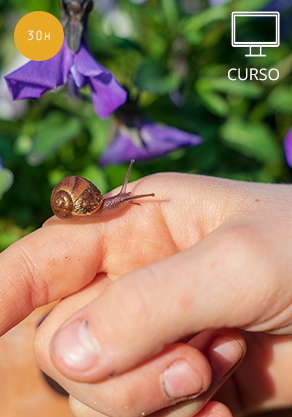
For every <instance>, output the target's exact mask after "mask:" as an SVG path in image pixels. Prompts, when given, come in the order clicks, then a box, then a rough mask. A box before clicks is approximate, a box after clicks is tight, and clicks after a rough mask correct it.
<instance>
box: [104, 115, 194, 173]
mask: <svg viewBox="0 0 292 417" xmlns="http://www.w3.org/2000/svg"><path fill="white" fill-rule="evenodd" d="M200 143H202V138H201V137H200V136H197V135H194V134H192V133H187V132H184V131H182V130H179V129H176V128H175V127H171V126H163V125H159V124H155V123H147V122H144V123H142V124H141V125H140V127H129V126H126V125H125V124H122V125H120V126H119V128H118V129H117V132H116V134H115V137H114V139H113V141H112V142H111V143H110V145H109V146H108V148H107V149H106V151H105V152H104V154H103V155H102V157H101V159H100V165H102V166H104V165H107V164H110V163H113V164H117V163H123V162H128V161H129V160H130V159H135V160H136V161H144V160H147V159H152V158H157V157H159V156H162V155H164V154H166V153H168V152H171V151H173V150H175V149H178V148H182V147H184V146H194V145H199V144H200Z"/></svg>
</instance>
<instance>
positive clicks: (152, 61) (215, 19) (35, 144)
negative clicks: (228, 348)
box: [0, 0, 292, 417]
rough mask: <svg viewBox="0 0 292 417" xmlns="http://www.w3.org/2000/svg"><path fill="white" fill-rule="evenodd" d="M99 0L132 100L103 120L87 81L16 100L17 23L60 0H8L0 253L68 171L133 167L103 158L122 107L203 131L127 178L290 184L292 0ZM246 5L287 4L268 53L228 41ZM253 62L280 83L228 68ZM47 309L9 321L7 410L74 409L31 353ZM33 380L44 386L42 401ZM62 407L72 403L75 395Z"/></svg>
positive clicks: (2, 33)
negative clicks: (11, 79)
mask: <svg viewBox="0 0 292 417" xmlns="http://www.w3.org/2000/svg"><path fill="white" fill-rule="evenodd" d="M94 3H95V7H94V10H93V11H92V13H91V14H90V16H89V22H88V35H87V39H88V47H89V49H90V51H91V53H92V55H93V56H94V58H95V59H96V60H98V61H99V62H100V63H102V64H103V65H104V66H106V67H107V68H108V69H109V70H110V71H112V72H113V74H114V75H115V76H116V78H117V79H118V81H119V82H120V83H121V85H123V86H124V87H125V88H126V89H127V90H128V92H129V98H130V100H131V101H132V105H131V106H127V105H126V106H124V107H123V108H122V109H121V110H120V111H118V112H117V114H116V115H113V116H112V117H111V118H109V119H107V120H101V119H99V118H98V116H97V115H96V113H95V112H94V109H93V105H92V102H91V98H90V90H89V88H88V87H85V88H83V89H82V90H81V91H80V96H79V97H75V96H72V95H71V94H70V92H69V91H68V88H67V86H63V87H60V88H58V89H57V90H56V91H51V92H47V93H45V94H44V95H43V96H42V97H41V98H40V99H38V100H36V99H32V100H22V101H17V102H13V101H12V99H11V97H10V95H9V93H8V90H7V87H6V83H5V81H4V78H3V77H4V75H6V74H8V73H10V72H11V71H14V70H15V69H17V68H19V67H20V66H21V65H24V64H25V63H26V62H27V61H28V60H27V59H25V58H24V57H23V56H21V55H20V54H19V52H18V51H17V49H16V47H15V44H14V38H13V33H14V29H15V26H16V24H17V22H18V21H19V19H20V18H21V17H22V16H24V15H25V14H26V13H29V12H32V11H36V10H42V11H46V12H49V13H52V14H54V15H55V16H56V17H59V15H60V8H59V1H58V0H54V1H52V0H42V2H39V0H26V1H25V2H24V1H23V0H9V1H7V0H6V1H5V0H0V251H1V250H3V249H5V248H6V247H7V246H8V245H10V244H11V243H13V242H14V241H16V240H18V239H19V238H20V237H22V236H24V235H26V234H27V233H29V232H31V231H33V230H34V229H36V228H38V227H40V226H41V224H42V223H43V222H44V221H45V220H46V219H47V218H48V217H49V216H51V215H52V212H51V209H50V193H51V190H52V188H53V187H54V186H55V185H56V184H57V182H58V181H60V180H61V179H62V178H63V177H65V176H68V175H80V176H83V177H86V178H88V179H89V180H91V181H93V182H94V183H95V184H96V185H97V186H98V187H99V188H100V190H101V191H102V193H105V192H107V191H109V190H110V189H112V188H114V187H117V186H120V185H121V183H122V181H123V178H124V176H125V173H126V170H127V166H128V164H116V165H113V164H108V165H106V166H103V167H101V165H100V158H101V155H102V154H103V153H104V152H105V150H106V149H107V147H108V145H109V142H110V140H111V138H112V137H113V133H112V132H113V129H114V126H115V124H116V120H117V118H121V114H122V115H123V118H124V120H126V119H128V120H130V121H131V120H132V121H133V120H134V119H135V115H138V113H139V114H140V117H143V118H144V119H145V120H151V121H153V122H155V123H160V124H165V125H169V126H174V127H176V128H179V129H181V130H183V131H186V132H189V133H193V134H196V135H199V136H201V137H202V139H203V142H202V144H201V145H199V146H193V147H188V148H180V149H175V150H173V151H172V152H170V153H168V154H166V155H161V156H160V157H156V158H151V157H149V158H148V160H146V161H143V162H140V163H137V164H135V166H134V167H133V171H132V174H131V180H136V179H138V178H140V177H141V176H145V175H148V174H151V173H155V172H159V171H178V172H188V173H193V174H204V175H213V176H221V177H225V178H233V179H238V180H247V181H260V182H284V183H290V182H291V180H292V172H291V170H290V168H289V167H288V166H287V163H286V160H285V157H284V152H283V140H284V138H285V136H286V134H287V132H288V130H289V129H290V128H291V126H292V84H291V81H292V31H291V22H292V2H291V0H273V1H271V0H234V1H224V0H95V2H94ZM247 10H248V11H260V10H273V11H279V12H280V13H281V44H280V46H279V47H278V48H264V49H263V53H265V54H266V57H264V58H258V57H250V58H246V57H245V54H247V53H248V48H233V47H232V46H231V12H232V11H247ZM255 29H256V28H255V27H254V24H253V23H252V22H251V23H250V26H249V24H248V23H247V26H246V25H245V30H246V31H248V33H249V34H250V33H251V34H252V33H253V32H254V31H255ZM266 35H267V36H268V35H269V29H268V28H267V30H266V31H264V33H262V36H263V39H264V38H265V36H266ZM250 67H252V68H267V69H270V68H277V69H278V70H279V73H280V77H279V79H278V80H277V81H270V80H266V81H256V80H252V81H250V80H246V81H244V82H243V81H240V80H237V81H230V80H229V79H228V77H227V74H228V70H229V69H230V68H240V69H241V70H242V74H245V69H246V68H250ZM127 114H128V116H127ZM141 115H142V116H141ZM131 128H132V132H133V131H135V129H136V134H133V141H135V140H136V141H137V138H138V140H139V135H138V133H137V131H138V130H137V126H135V124H134V123H133V126H132V127H131ZM150 156H151V155H150ZM42 314H43V311H42V312H41V313H40V312H36V313H34V314H33V315H32V316H31V317H30V318H29V319H27V320H31V322H25V323H24V324H23V325H21V326H20V327H19V326H18V327H17V328H16V329H13V331H12V333H11V332H9V333H8V334H7V335H6V336H4V338H3V339H2V341H1V345H0V349H1V348H2V350H3V355H7V354H8V355H9V354H10V355H11V360H9V358H8V359H7V364H9V366H8V368H7V369H6V368H5V363H3V364H2V368H0V371H1V372H0V373H1V379H2V381H4V382H3V383H2V385H1V392H2V394H3V393H4V394H3V395H4V397H3V398H2V399H1V404H2V412H1V415H3V416H4V417H10V416H15V415H20V414H21V415H22V417H25V416H26V415H29V416H30V417H32V416H33V415H35V416H37V415H39V410H40V409H41V410H42V413H44V412H48V413H49V414H48V415H53V414H54V415H62V417H64V416H65V415H67V414H66V413H69V411H68V408H66V409H65V408H63V409H62V410H63V411H60V410H61V409H60V408H59V407H60V405H59V404H57V402H56V403H54V401H59V399H58V400H55V399H53V397H51V396H50V395H52V396H53V395H58V394H53V390H51V392H50V391H49V389H50V388H48V387H47V386H46V382H45V381H44V379H43V378H42V376H41V374H40V372H39V370H38V369H37V368H36V365H35V362H34V359H33V358H32V353H31V352H32V351H31V345H32V339H33V334H34V331H35V327H36V325H37V323H38V321H39V320H40V317H41V315H42ZM26 323H28V324H26ZM25 326H27V329H28V330H26V327H25ZM27 332H29V333H27ZM15 337H16V339H17V340H18V343H17V344H16V343H15V339H14V338H15ZM21 340H25V341H26V343H27V344H28V346H27V349H24V348H23V346H24V345H23V344H22V343H19V341H21ZM20 347H21V349H20ZM13 349H14V350H13ZM15 349H18V350H17V351H15ZM25 352H28V353H25ZM22 355H23V356H22ZM26 355H30V356H29V358H28V356H26ZM16 357H17V358H18V359H19V360H22V365H21V364H19V361H18V362H16V361H15V358H16ZM2 362H3V361H2ZM12 364H13V366H14V368H15V369H14V368H13V369H12V368H11V366H12ZM30 364H32V365H30ZM3 366H4V368H3ZM22 366H23V367H22ZM31 369H34V372H35V375H36V376H35V377H34V376H32V379H31V381H32V380H33V378H39V379H40V381H39V382H37V383H35V385H34V384H33V383H32V382H31V383H30V385H29V386H28V388H27V385H26V384H23V383H22V382H23V379H22V378H20V377H19V375H22V374H23V375H24V378H27V375H28V374H29V373H30V372H31ZM3 375H4V377H5V376H6V378H4V379H3ZM9 384H10V385H9ZM17 384H18V385H17ZM36 385H37V386H38V387H42V386H43V388H40V389H41V390H42V389H43V391H42V392H41V394H40V396H39V397H38V398H42V400H40V403H38V404H39V407H38V406H37V405H36V394H35V393H36V391H35V389H36V388H35V386H36ZM10 386H14V388H15V387H18V388H17V390H18V389H19V390H20V389H22V393H23V403H22V402H21V401H20V397H18V402H15V401H14V396H15V389H16V388H15V389H11V390H10ZM18 392H20V391H18ZM5 393H6V394H5ZM29 393H30V394H31V395H32V396H31V397H29ZM43 395H45V396H46V397H45V398H46V399H45V400H44V397H43ZM28 398H31V402H30V405H28ZM5 401H6V402H5ZM42 401H43V402H42ZM44 401H47V402H44ZM60 401H61V400H60ZM49 404H50V405H49ZM62 404H63V405H62V407H67V402H66V403H62ZM64 404H66V405H64ZM12 405H13V406H12ZM50 406H51V407H52V408H49V407H50ZM3 407H4V408H3ZM5 407H6V408H5ZM15 407H16V408H15ZM17 407H20V408H19V410H21V411H19V412H18V409H17ZM25 407H26V408H25ZM54 407H55V408H54ZM15 410H17V412H15ZM25 410H27V414H25ZM45 410H47V411H45ZM56 410H59V412H60V413H61V414H58V413H56ZM43 415H44V416H45V414H43ZM272 415H273V416H282V415H283V416H284V415H285V416H288V415H289V416H291V410H290V411H287V412H286V413H285V414H282V413H280V412H279V411H278V412H276V414H267V416H269V417H271V416H272Z"/></svg>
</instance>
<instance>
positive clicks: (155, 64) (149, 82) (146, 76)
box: [134, 59, 180, 94]
mask: <svg viewBox="0 0 292 417" xmlns="http://www.w3.org/2000/svg"><path fill="white" fill-rule="evenodd" d="M134 83H135V85H136V86H137V87H138V88H139V89H140V90H145V91H150V92H152V93H156V94H167V93H169V92H171V91H174V90H176V89H177V88H178V87H179V84H180V80H179V78H178V77H177V76H176V75H175V74H166V73H165V70H164V68H163V65H162V63H161V62H160V61H156V60H152V59H151V60H147V61H144V62H143V63H142V64H141V65H140V67H139V68H138V70H137V73H136V77H135V80H134Z"/></svg>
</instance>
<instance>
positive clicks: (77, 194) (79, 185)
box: [51, 159, 154, 219]
mask: <svg viewBox="0 0 292 417" xmlns="http://www.w3.org/2000/svg"><path fill="white" fill-rule="evenodd" d="M134 162H135V160H134V159H132V160H131V161H130V165H129V168H128V171H127V174H126V176H125V179H124V182H123V185H122V188H121V191H120V192H119V193H118V194H116V195H114V196H112V197H107V198H104V197H103V195H102V194H101V192H100V191H99V189H98V188H97V187H96V186H95V185H94V184H93V183H92V182H90V181H88V180H87V179H85V178H82V177H67V178H64V179H63V180H62V181H60V182H59V183H58V184H57V185H56V187H55V188H54V189H53V191H52V195H51V207H52V210H53V212H54V214H55V215H56V216H57V217H59V218H60V219H69V218H71V217H73V216H88V215H90V214H93V213H95V212H96V211H97V210H100V211H101V210H102V211H104V210H109V209H113V208H115V207H117V206H119V205H120V204H122V203H124V202H127V201H130V200H136V199H138V198H144V197H154V193H150V194H139V195H133V196H132V195H131V193H130V192H127V184H128V181H129V176H130V172H131V168H132V165H133V163H134ZM134 204H138V203H134Z"/></svg>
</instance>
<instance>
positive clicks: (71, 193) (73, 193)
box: [51, 177, 103, 219]
mask: <svg viewBox="0 0 292 417" xmlns="http://www.w3.org/2000/svg"><path fill="white" fill-rule="evenodd" d="M102 204H103V196H102V194H101V192H100V191H99V189H98V188H97V187H96V186H95V185H94V184H93V183H92V182H90V181H88V180H87V179H85V178H82V177H67V178H64V179H63V180H62V181H60V182H59V183H58V184H57V185H56V187H55V188H54V189H53V191H52V195H51V207H52V210H53V212H54V214H55V215H56V216H57V217H59V218H60V219H69V218H70V217H73V216H84V215H88V214H92V213H94V212H95V211H97V210H98V209H99V208H100V207H101V206H102Z"/></svg>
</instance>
